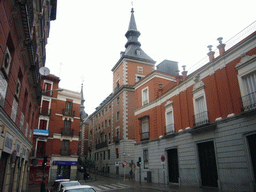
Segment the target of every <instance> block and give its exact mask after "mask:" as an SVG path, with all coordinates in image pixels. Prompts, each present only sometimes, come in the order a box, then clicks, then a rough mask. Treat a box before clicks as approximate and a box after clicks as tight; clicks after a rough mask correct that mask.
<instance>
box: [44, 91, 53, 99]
mask: <svg viewBox="0 0 256 192" xmlns="http://www.w3.org/2000/svg"><path fill="white" fill-rule="evenodd" d="M42 95H46V96H49V97H52V90H42Z"/></svg>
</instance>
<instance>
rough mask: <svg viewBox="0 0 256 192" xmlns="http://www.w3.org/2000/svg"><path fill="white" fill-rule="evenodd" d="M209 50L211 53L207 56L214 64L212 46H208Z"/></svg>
mask: <svg viewBox="0 0 256 192" xmlns="http://www.w3.org/2000/svg"><path fill="white" fill-rule="evenodd" d="M207 48H208V49H209V51H210V52H209V53H207V55H208V56H209V61H210V62H213V61H214V53H215V52H214V51H212V45H208V46H207Z"/></svg>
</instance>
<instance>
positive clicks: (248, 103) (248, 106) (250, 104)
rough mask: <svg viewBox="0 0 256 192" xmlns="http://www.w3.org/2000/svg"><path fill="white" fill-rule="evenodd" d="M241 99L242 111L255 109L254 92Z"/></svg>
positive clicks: (255, 94)
mask: <svg viewBox="0 0 256 192" xmlns="http://www.w3.org/2000/svg"><path fill="white" fill-rule="evenodd" d="M241 99H242V102H243V109H242V110H243V111H249V110H252V109H256V92H253V93H250V94H248V95H246V96H244V97H242V98H241Z"/></svg>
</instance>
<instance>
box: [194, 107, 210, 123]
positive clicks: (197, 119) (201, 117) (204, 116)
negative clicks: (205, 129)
mask: <svg viewBox="0 0 256 192" xmlns="http://www.w3.org/2000/svg"><path fill="white" fill-rule="evenodd" d="M207 123H209V119H208V111H204V112H202V113H198V114H196V115H194V126H199V125H204V124H207Z"/></svg>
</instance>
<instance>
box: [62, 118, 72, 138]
mask: <svg viewBox="0 0 256 192" xmlns="http://www.w3.org/2000/svg"><path fill="white" fill-rule="evenodd" d="M70 127H71V121H67V120H65V121H64V129H63V134H64V135H70Z"/></svg>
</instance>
